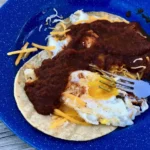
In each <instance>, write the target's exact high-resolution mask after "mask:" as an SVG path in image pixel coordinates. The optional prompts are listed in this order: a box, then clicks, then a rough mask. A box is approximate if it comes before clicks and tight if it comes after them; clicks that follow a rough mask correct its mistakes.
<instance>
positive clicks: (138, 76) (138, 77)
mask: <svg viewBox="0 0 150 150" xmlns="http://www.w3.org/2000/svg"><path fill="white" fill-rule="evenodd" d="M136 75H137V79H138V80H140V79H141V78H140V75H139V73H138V72H137V73H136Z"/></svg>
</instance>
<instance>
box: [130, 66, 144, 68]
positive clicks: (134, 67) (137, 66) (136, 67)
mask: <svg viewBox="0 0 150 150" xmlns="http://www.w3.org/2000/svg"><path fill="white" fill-rule="evenodd" d="M141 68H143V69H146V66H137V67H131V69H141Z"/></svg>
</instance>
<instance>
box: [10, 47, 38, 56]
mask: <svg viewBox="0 0 150 150" xmlns="http://www.w3.org/2000/svg"><path fill="white" fill-rule="evenodd" d="M35 51H37V48H27V49H24V50H16V51H13V52H9V53H7V55H8V56H10V55H15V54H20V53H26V52H35Z"/></svg>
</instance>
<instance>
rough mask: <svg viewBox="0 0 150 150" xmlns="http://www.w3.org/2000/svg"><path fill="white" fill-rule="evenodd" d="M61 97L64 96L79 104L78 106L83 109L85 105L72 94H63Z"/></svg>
mask: <svg viewBox="0 0 150 150" xmlns="http://www.w3.org/2000/svg"><path fill="white" fill-rule="evenodd" d="M63 96H65V97H67V98H69V99H71V100H74V101H76V102H77V103H78V104H79V106H81V107H85V105H86V104H85V102H83V101H82V100H81V99H80V98H79V97H77V96H74V95H72V94H69V93H63Z"/></svg>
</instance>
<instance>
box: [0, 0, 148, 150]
mask: <svg viewBox="0 0 150 150" xmlns="http://www.w3.org/2000/svg"><path fill="white" fill-rule="evenodd" d="M149 5H150V1H149V0H146V1H141V0H107V1H106V0H99V1H98V0H81V1H80V0H9V1H8V3H6V4H5V5H4V6H3V7H2V8H1V10H0V119H1V120H3V121H4V122H5V124H6V125H7V126H8V127H9V128H10V129H11V130H12V131H13V132H14V133H15V134H17V135H18V136H19V137H20V138H21V139H22V140H24V141H26V142H27V143H29V144H31V145H32V146H34V147H36V148H37V149H40V150H60V149H61V150H63V149H65V150H66V149H72V150H80V149H82V150H83V149H87V150H90V149H92V150H100V149H103V150H106V149H107V150H109V149H110V150H114V149H116V150H124V149H130V150H132V149H134V150H136V149H138V150H148V149H150V110H148V111H147V112H145V113H144V114H143V115H142V116H139V117H137V119H136V120H135V125H133V126H130V127H127V128H123V129H121V128H120V129H118V130H116V131H115V132H113V133H111V134H109V135H106V136H104V137H102V138H99V139H96V140H92V141H89V142H69V141H64V140H59V139H56V138H53V137H50V136H47V135H45V134H43V133H41V132H39V131H37V130H36V129H34V128H33V127H32V126H30V125H29V124H28V123H27V122H26V121H25V119H24V118H23V117H22V115H21V113H20V112H19V111H18V109H17V106H16V103H15V100H14V96H13V82H14V78H15V74H16V72H17V70H18V69H19V67H15V66H14V60H15V58H16V56H14V57H8V56H7V55H6V53H7V52H8V51H11V50H13V49H14V48H16V47H19V45H22V41H21V38H22V37H23V36H24V34H25V32H27V31H28V29H27V27H30V26H32V25H33V26H35V23H37V24H38V23H39V22H38V21H37V20H36V18H34V19H32V20H31V21H30V24H29V25H28V26H27V27H25V28H23V26H24V25H25V24H26V22H27V21H28V20H29V19H30V18H31V17H32V16H34V15H35V14H36V13H38V12H40V11H41V10H44V8H45V6H46V7H47V6H49V7H50V8H51V9H50V11H49V14H50V13H51V12H52V8H54V7H55V8H56V9H57V10H58V11H59V13H60V14H62V15H63V16H64V17H67V16H69V14H70V13H72V12H74V11H75V10H77V9H84V10H85V11H93V10H96V11H99V10H103V11H107V12H111V13H115V14H118V15H121V16H123V17H125V12H126V11H127V10H132V12H133V13H132V17H131V18H130V20H136V21H139V22H140V23H141V24H142V26H143V27H144V28H145V29H146V30H147V32H149V33H150V24H146V23H145V22H144V21H143V19H141V17H140V16H137V15H136V9H137V8H139V7H142V8H144V10H145V12H146V13H147V14H149V15H150V9H149ZM33 20H34V21H37V22H32V21H33ZM31 28H32V27H31ZM22 29H23V30H22ZM42 36H45V35H42ZM42 36H36V37H32V40H34V38H35V40H36V41H37V40H38V41H40V40H41V43H43V42H44V40H43V38H41V37H42ZM18 37H19V38H18ZM21 65H22V64H21ZM143 90H145V89H143ZM146 90H150V89H146Z"/></svg>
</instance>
